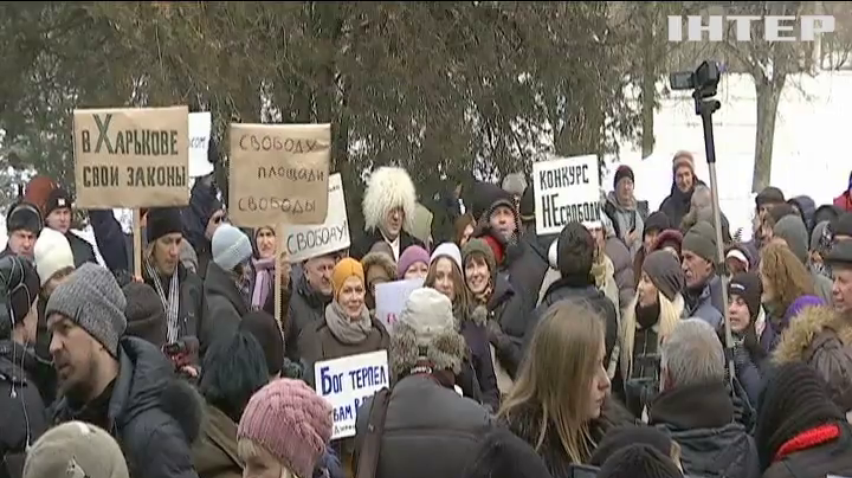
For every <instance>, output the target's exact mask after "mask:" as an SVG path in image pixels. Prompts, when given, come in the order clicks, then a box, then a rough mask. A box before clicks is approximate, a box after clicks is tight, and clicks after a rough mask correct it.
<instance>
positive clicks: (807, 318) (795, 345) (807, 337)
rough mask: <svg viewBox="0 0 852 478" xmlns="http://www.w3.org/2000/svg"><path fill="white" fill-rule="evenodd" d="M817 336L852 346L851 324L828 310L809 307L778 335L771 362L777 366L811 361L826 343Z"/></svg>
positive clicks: (831, 310) (826, 308)
mask: <svg viewBox="0 0 852 478" xmlns="http://www.w3.org/2000/svg"><path fill="white" fill-rule="evenodd" d="M823 332H826V333H825V334H823ZM831 332H833V334H832V333H831ZM820 336H825V339H829V338H831V336H835V337H837V339H839V340H840V342H841V344H843V345H845V346H849V345H852V324H850V323H848V322H847V321H845V320H843V318H842V317H840V316H839V315H838V314H837V312H835V311H834V310H833V309H831V308H829V307H808V308H806V309H805V310H804V311H802V313H801V314H800V315H799V316H798V317H796V318H795V319H794V320H792V321H791V322H790V324H789V326H788V327H787V330H785V331H784V333H783V334H782V335H781V340H780V342H779V343H778V346H777V347H776V348H775V351H774V352H773V354H772V361H773V362H775V363H778V364H781V363H786V362H794V361H804V362H810V359H811V357H812V356H813V354H814V352H816V350H817V349H818V348H819V347H821V346H822V345H823V344H824V342H825V341H826V340H825V339H823V340H820Z"/></svg>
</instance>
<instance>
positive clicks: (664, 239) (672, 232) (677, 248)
mask: <svg viewBox="0 0 852 478" xmlns="http://www.w3.org/2000/svg"><path fill="white" fill-rule="evenodd" d="M682 249H683V233H681V232H680V231H678V230H677V229H666V230H665V231H663V232H661V233H660V235H659V236H657V239H656V240H655V241H654V245H653V246H652V247H651V252H654V251H667V252H669V253H670V254H673V255H674V256H675V257H677V258H678V260H681V251H682Z"/></svg>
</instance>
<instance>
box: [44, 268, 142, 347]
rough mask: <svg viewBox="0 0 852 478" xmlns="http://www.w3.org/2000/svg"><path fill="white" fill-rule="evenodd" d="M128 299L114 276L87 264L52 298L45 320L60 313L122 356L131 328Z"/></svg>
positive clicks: (66, 281) (48, 302) (57, 289)
mask: <svg viewBox="0 0 852 478" xmlns="http://www.w3.org/2000/svg"><path fill="white" fill-rule="evenodd" d="M126 307H127V299H125V298H124V293H122V292H121V288H119V287H118V282H116V281H115V277H113V275H112V273H111V272H110V271H109V270H107V269H106V268H105V267H102V266H99V265H97V264H93V263H91V262H87V263H85V264H83V265H82V266H80V268H79V269H77V270H76V271H74V272H73V273H72V274H71V275H70V276H68V279H66V280H65V282H63V283H62V284H60V285H59V287H57V288H56V290H55V291H53V294H51V295H50V299H49V300H48V301H47V308H46V309H45V316H46V317H50V315H51V314H55V313H59V314H62V315H64V316H65V317H67V318H68V319H70V320H72V321H73V322H74V323H75V324H77V325H78V326H79V327H80V328H82V329H83V330H85V331H86V332H88V333H89V335H91V336H92V337H94V338H95V340H97V341H98V342H100V343H101V344H103V346H104V347H106V349H107V350H109V351H110V353H111V354H113V356H116V357H117V356H118V340H119V338H120V337H121V336H122V335H123V334H124V330H125V329H126V328H127V319H126V318H125V316H124V309H125V308H126Z"/></svg>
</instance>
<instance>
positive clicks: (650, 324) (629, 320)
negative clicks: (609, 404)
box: [614, 251, 686, 416]
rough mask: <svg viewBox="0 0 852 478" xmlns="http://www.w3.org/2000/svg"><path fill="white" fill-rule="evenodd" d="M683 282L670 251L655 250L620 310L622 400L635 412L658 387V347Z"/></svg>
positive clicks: (675, 314)
mask: <svg viewBox="0 0 852 478" xmlns="http://www.w3.org/2000/svg"><path fill="white" fill-rule="evenodd" d="M685 286H686V279H685V278H684V275H683V269H682V268H681V265H680V263H678V261H677V259H676V258H675V257H674V256H673V255H672V254H670V253H668V252H666V251H656V252H652V253H651V254H649V255H648V257H646V258H645V261H644V262H643V263H642V276H641V277H640V279H639V285H638V286H637V293H636V296H635V297H634V298H633V301H632V302H631V303H630V306H628V307H627V309H625V311H624V316H623V318H622V321H621V330H620V331H619V341H618V342H619V344H620V347H621V351H620V354H619V364H618V365H619V366H620V371H621V374H620V377H621V379H623V380H624V396H625V403H626V404H627V405H628V407H627V408H628V409H629V410H630V411H631V412H633V414H634V415H636V416H639V415H640V414H641V413H642V409H643V408H644V406H645V405H646V404H647V403H648V399H650V398H652V397H653V395H654V394H655V392H656V391H657V390H659V389H660V387H659V375H660V373H659V372H660V364H659V361H658V360H657V358H658V357H659V352H658V350H659V348H660V345H661V344H662V343H663V340H665V338H666V337H667V336H668V335H669V334H670V333H671V332H672V331H673V330H674V328H675V326H677V323H678V321H679V320H680V319H681V317H682V316H683V310H684V300H683V295H681V293H682V292H683V288H684V287H685ZM614 356H615V354H614ZM620 393H621V391H620V390H616V394H620Z"/></svg>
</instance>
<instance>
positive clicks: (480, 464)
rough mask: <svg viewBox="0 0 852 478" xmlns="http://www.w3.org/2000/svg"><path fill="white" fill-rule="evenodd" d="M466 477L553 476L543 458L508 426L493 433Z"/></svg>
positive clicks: (483, 443) (477, 453) (535, 477)
mask: <svg viewBox="0 0 852 478" xmlns="http://www.w3.org/2000/svg"><path fill="white" fill-rule="evenodd" d="M464 476H465V478H550V477H551V476H553V475H551V474H550V471H549V470H548V469H547V466H545V465H544V462H543V461H542V460H541V457H539V456H538V454H537V453H536V452H535V450H534V449H533V448H532V447H531V446H530V445H529V444H528V443H527V442H525V441H523V440H521V439H520V438H518V436H517V435H515V434H514V433H512V432H510V431H509V430H507V429H506V428H504V427H495V428H494V430H493V431H491V432H489V433H488V435H487V436H486V437H485V439H484V440H483V441H482V444H481V445H480V446H479V448H478V450H477V452H476V455H475V456H474V458H473V461H471V464H470V465H469V469H468V471H467V473H466V474H465V475H464Z"/></svg>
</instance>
